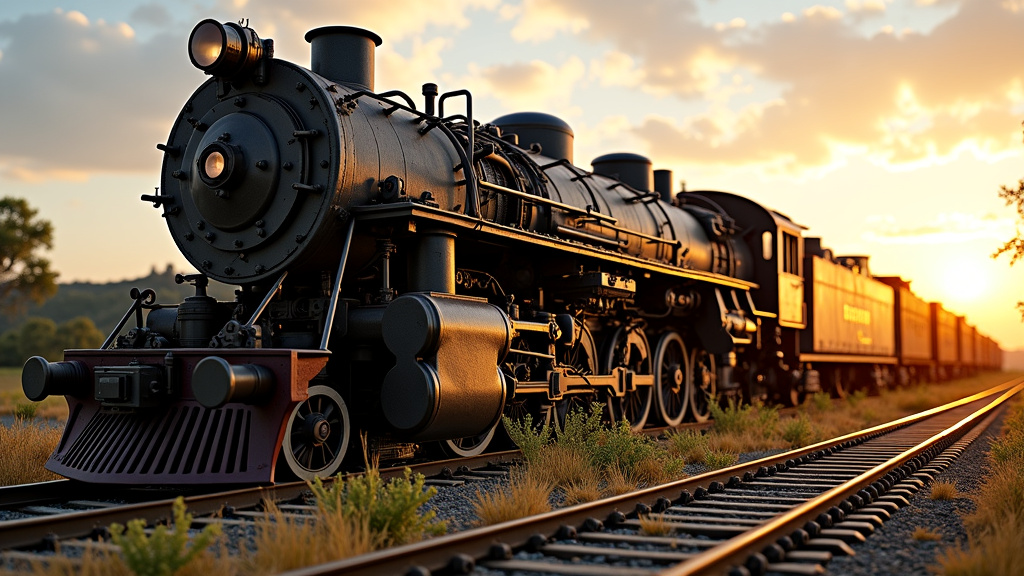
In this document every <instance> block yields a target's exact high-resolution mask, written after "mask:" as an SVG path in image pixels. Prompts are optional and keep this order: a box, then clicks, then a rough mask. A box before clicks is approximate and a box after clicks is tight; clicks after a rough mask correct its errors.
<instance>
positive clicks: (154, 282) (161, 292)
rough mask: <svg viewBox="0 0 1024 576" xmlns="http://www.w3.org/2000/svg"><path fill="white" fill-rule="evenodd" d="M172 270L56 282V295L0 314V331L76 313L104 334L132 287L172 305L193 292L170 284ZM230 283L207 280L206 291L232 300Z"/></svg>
mask: <svg viewBox="0 0 1024 576" xmlns="http://www.w3.org/2000/svg"><path fill="white" fill-rule="evenodd" d="M174 274H175V271H174V270H173V269H172V268H171V266H170V265H168V266H167V268H166V269H164V271H163V272H158V271H157V269H156V267H155V266H154V267H153V271H152V272H150V274H149V276H145V277H143V278H138V279H135V280H123V281H121V282H109V283H106V284H95V283H92V282H71V283H68V284H58V286H57V294H56V295H55V296H54V297H53V298H50V299H49V300H47V301H46V302H44V303H43V305H42V306H35V305H33V306H30V307H29V308H28V310H27V311H26V312H25V314H22V315H20V316H16V317H14V318H8V317H6V316H3V315H0V334H2V333H3V332H6V331H7V330H10V329H12V328H17V327H18V326H20V325H21V324H22V323H23V322H24V321H25V320H26V319H27V318H30V317H33V316H38V317H42V318H49V319H51V320H53V321H54V322H55V323H57V324H62V323H64V322H67V321H68V320H70V319H72V318H76V317H78V316H86V317H88V318H90V319H92V321H93V323H95V324H96V327H97V328H99V330H100V332H103V333H104V334H107V333H109V332H110V331H111V330H113V328H114V326H115V325H117V322H118V320H120V319H121V317H122V316H124V313H125V311H126V310H128V307H129V306H131V303H132V300H131V297H130V296H129V293H130V291H131V289H132V288H133V287H137V288H139V289H145V288H152V289H153V290H154V291H155V292H156V299H157V300H156V301H157V302H158V303H163V304H176V303H178V302H181V301H182V300H183V299H184V298H185V297H186V296H192V295H193V294H195V288H193V287H192V286H190V285H188V284H175V283H174ZM234 290H235V287H234V286H227V285H224V284H218V283H216V282H211V283H210V287H209V294H210V295H211V296H213V297H215V298H217V299H218V300H233V299H234Z"/></svg>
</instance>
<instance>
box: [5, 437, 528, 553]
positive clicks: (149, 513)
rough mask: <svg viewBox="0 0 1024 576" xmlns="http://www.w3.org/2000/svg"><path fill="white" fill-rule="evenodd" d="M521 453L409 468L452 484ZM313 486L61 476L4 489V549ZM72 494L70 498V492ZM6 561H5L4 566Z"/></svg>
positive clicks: (202, 514) (254, 508)
mask: <svg viewBox="0 0 1024 576" xmlns="http://www.w3.org/2000/svg"><path fill="white" fill-rule="evenodd" d="M518 455H519V452H518V451H506V452H496V453H490V454H485V455H481V456H476V457H470V458H459V459H453V460H444V461H437V462H427V463H421V464H415V465H410V466H408V467H409V468H411V469H412V470H413V471H414V472H417V473H420V474H423V475H424V476H427V477H428V478H429V480H428V484H434V485H438V486H446V485H454V484H459V483H463V482H467V481H470V482H471V481H474V480H482V479H486V478H492V477H494V476H502V475H504V474H505V472H504V471H503V470H506V471H507V467H504V466H503V465H501V464H500V463H503V462H507V461H509V460H511V459H513V458H515V457H517V456H518ZM496 463H497V464H496ZM404 469H405V466H399V467H394V468H383V469H381V471H380V472H381V476H382V477H384V478H391V477H397V476H401V475H402V473H403V471H404ZM308 492H309V489H308V487H307V485H306V483H305V482H291V483H286V484H277V485H275V486H273V487H240V488H236V489H232V490H227V491H225V490H224V489H223V487H207V488H206V489H205V490H204V489H191V490H189V491H182V490H168V489H159V488H158V489H147V488H126V487H123V486H99V485H91V484H84V483H81V482H75V481H71V480H56V481H52V482H41V483H37V484H26V485H22V486H8V487H3V488H0V510H3V511H4V512H5V513H6V515H7V516H8V517H9V518H10V517H14V518H13V519H9V520H6V521H0V551H2V554H3V557H4V560H6V562H7V563H8V564H10V563H12V562H13V563H19V562H20V563H22V564H24V563H27V562H29V561H31V560H39V559H40V558H41V556H40V555H39V552H43V553H45V552H47V551H49V550H53V548H54V547H55V545H56V544H57V543H62V547H65V548H66V547H68V546H67V544H68V543H70V544H71V545H72V546H82V545H84V543H83V540H82V539H95V538H96V537H97V536H104V535H105V532H106V529H107V527H109V526H110V524H112V523H114V522H117V523H119V524H126V523H127V522H128V521H130V520H134V519H137V518H140V519H143V520H145V521H146V522H147V523H148V524H155V523H157V522H160V521H164V520H167V519H169V518H170V517H171V509H172V506H173V503H174V500H175V498H177V497H178V496H184V497H185V504H186V506H187V507H188V510H189V513H191V514H193V515H194V516H195V522H196V524H205V523H209V522H210V521H213V518H214V516H215V515H219V514H223V513H224V511H225V510H227V511H230V512H232V513H233V515H234V516H236V517H239V518H257V517H262V511H261V510H262V506H263V503H264V501H272V502H275V503H276V504H278V505H280V506H283V507H284V508H285V509H287V508H289V507H291V508H296V507H300V508H301V507H302V506H303V501H304V499H305V497H306V496H307V494H308ZM72 494H73V495H74V496H73V497H70V495H72ZM0 566H2V564H0Z"/></svg>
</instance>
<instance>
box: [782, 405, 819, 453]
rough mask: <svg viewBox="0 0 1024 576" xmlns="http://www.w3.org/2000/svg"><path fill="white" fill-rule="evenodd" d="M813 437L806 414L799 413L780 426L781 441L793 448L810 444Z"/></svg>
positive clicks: (811, 427) (812, 429)
mask: <svg viewBox="0 0 1024 576" xmlns="http://www.w3.org/2000/svg"><path fill="white" fill-rule="evenodd" d="M813 437H814V428H813V426H812V425H811V421H810V419H808V418H807V415H806V414H803V413H801V414H799V415H798V416H797V417H796V418H792V419H790V420H786V422H785V423H783V424H782V439H783V440H785V441H786V442H789V445H790V446H792V447H794V448H799V447H800V446H806V445H808V444H810V442H811V439H812V438H813Z"/></svg>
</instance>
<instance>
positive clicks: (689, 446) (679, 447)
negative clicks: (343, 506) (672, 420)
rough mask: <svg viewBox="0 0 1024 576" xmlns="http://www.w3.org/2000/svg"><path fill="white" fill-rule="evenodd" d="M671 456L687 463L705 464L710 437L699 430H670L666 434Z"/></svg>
mask: <svg viewBox="0 0 1024 576" xmlns="http://www.w3.org/2000/svg"><path fill="white" fill-rule="evenodd" d="M666 440H667V442H668V451H669V454H672V455H673V456H676V457H678V458H682V459H683V460H685V461H686V462H703V461H704V455H705V454H707V451H708V437H707V436H706V435H704V434H701V432H700V431H699V430H669V432H668V434H666Z"/></svg>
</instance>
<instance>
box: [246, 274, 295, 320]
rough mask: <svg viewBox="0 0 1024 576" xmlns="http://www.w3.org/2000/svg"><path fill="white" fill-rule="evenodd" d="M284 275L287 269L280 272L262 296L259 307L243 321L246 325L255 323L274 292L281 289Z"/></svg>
mask: <svg viewBox="0 0 1024 576" xmlns="http://www.w3.org/2000/svg"><path fill="white" fill-rule="evenodd" d="M285 276H288V271H287V270H285V271H284V272H282V273H281V277H280V278H278V279H277V282H275V283H274V287H273V288H271V289H270V292H267V295H266V296H264V297H263V302H260V305H259V307H258V308H256V310H255V311H254V312H253V313H252V316H251V317H250V318H249V321H248V322H246V323H245V325H246V327H252V325H253V324H255V323H256V321H257V320H259V319H260V314H263V311H264V310H266V308H267V305H268V304H270V300H271V299H272V298H273V297H274V295H275V294H277V291H278V290H280V289H281V285H282V284H284V279H285Z"/></svg>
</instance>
